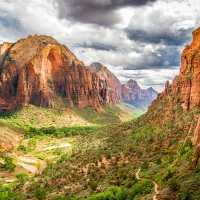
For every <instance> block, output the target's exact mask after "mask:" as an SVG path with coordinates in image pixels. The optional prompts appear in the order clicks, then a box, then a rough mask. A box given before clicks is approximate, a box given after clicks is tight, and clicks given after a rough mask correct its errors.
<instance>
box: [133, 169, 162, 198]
mask: <svg viewBox="0 0 200 200" xmlns="http://www.w3.org/2000/svg"><path fill="white" fill-rule="evenodd" d="M140 170H141V169H138V171H137V172H136V173H135V177H136V179H137V180H141V178H140V177H139V172H140ZM151 181H152V180H151ZM153 184H154V190H155V193H156V194H155V195H154V196H153V200H158V199H157V198H156V196H157V194H159V193H160V192H159V190H158V184H157V183H156V182H155V181H153Z"/></svg>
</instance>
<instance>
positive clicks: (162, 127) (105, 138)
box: [14, 100, 200, 199]
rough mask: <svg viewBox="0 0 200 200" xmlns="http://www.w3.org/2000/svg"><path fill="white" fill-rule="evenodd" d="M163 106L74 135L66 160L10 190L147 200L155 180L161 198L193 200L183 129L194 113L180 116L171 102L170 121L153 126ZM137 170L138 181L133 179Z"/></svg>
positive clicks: (194, 182) (193, 173)
mask: <svg viewBox="0 0 200 200" xmlns="http://www.w3.org/2000/svg"><path fill="white" fill-rule="evenodd" d="M165 103H166V100H162V101H161V102H160V104H159V105H158V107H157V108H156V109H155V111H154V112H152V113H151V114H150V113H147V114H145V115H143V116H142V117H140V118H138V119H136V120H133V121H130V122H126V123H123V124H117V125H112V126H107V127H104V128H102V129H101V130H98V131H95V132H93V133H90V134H89V135H88V134H81V133H80V134H79V135H74V136H73V137H74V139H75V141H76V145H75V146H74V148H73V149H72V153H71V155H70V156H69V155H68V154H67V155H65V154H63V155H61V157H60V159H59V160H58V161H57V162H56V163H54V164H53V163H48V165H47V168H46V169H45V170H44V171H43V172H42V174H41V175H38V176H36V177H35V178H34V179H31V180H30V181H29V183H28V184H27V185H26V187H24V185H22V184H21V185H18V186H16V187H15V188H14V191H15V192H16V194H21V193H23V195H22V197H23V198H35V199H40V197H38V193H39V194H40V193H42V194H41V195H43V196H42V198H43V199H44V198H46V199H141V198H145V199H152V197H153V195H154V189H153V181H155V182H157V184H158V185H159V190H160V193H159V198H161V199H191V198H192V199H198V198H199V195H200V194H199V184H198V183H199V181H200V180H199V172H200V170H199V166H195V168H194V169H193V168H191V163H192V159H193V155H194V150H195V148H194V146H193V145H192V143H191V141H190V139H189V138H188V137H187V130H185V127H186V126H188V125H189V124H191V121H192V119H193V118H194V117H195V116H196V115H198V113H199V112H198V109H197V108H195V109H193V110H190V111H188V112H185V113H183V112H182V109H181V107H179V105H178V104H177V105H174V110H173V111H172V112H175V113H174V114H175V115H176V116H177V118H176V120H174V121H173V122H172V121H171V120H172V119H170V118H169V119H166V120H164V122H165V123H164V124H158V123H155V122H157V121H158V120H159V119H160V118H162V117H163V113H160V111H159V109H160V108H161V107H163V105H164V104H165ZM174 114H172V116H174ZM152 118H153V120H152ZM187 138H188V139H187ZM138 169H141V173H140V176H141V177H143V179H142V180H136V177H135V173H136V172H137V171H138ZM157 196H158V195H157Z"/></svg>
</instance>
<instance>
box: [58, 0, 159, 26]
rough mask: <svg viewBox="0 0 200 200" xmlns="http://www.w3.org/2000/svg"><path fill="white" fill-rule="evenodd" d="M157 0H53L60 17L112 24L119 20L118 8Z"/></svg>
mask: <svg viewBox="0 0 200 200" xmlns="http://www.w3.org/2000/svg"><path fill="white" fill-rule="evenodd" d="M155 1H157V0H93V1H92V0H84V1H80V0H55V1H54V6H55V7H57V9H58V14H59V17H60V18H65V19H67V20H68V19H71V20H73V21H76V22H81V23H90V24H98V25H102V26H112V25H114V24H117V23H119V22H120V21H121V17H120V15H119V13H118V12H117V10H118V9H120V8H123V7H127V6H135V7H139V6H144V5H146V4H148V3H153V2H155Z"/></svg>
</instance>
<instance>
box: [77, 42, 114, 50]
mask: <svg viewBox="0 0 200 200" xmlns="http://www.w3.org/2000/svg"><path fill="white" fill-rule="evenodd" d="M77 46H79V47H83V48H91V49H95V50H102V51H117V47H115V46H114V45H109V44H102V43H99V42H94V43H90V44H87V43H86V42H84V43H83V44H81V45H77Z"/></svg>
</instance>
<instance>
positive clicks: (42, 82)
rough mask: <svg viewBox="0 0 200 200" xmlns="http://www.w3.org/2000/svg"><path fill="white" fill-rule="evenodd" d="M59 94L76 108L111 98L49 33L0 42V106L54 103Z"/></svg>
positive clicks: (95, 76)
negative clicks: (11, 42) (10, 41)
mask: <svg viewBox="0 0 200 200" xmlns="http://www.w3.org/2000/svg"><path fill="white" fill-rule="evenodd" d="M60 97H62V98H63V99H64V100H65V101H66V102H67V103H68V104H70V105H75V106H78V107H79V108H83V107H85V106H93V107H99V106H100V105H101V104H103V103H106V102H110V101H111V100H110V98H109V95H108V91H107V87H106V85H105V83H103V82H102V81H101V80H100V78H99V77H98V76H97V75H95V74H94V73H91V72H90V70H88V69H87V68H86V67H85V66H84V64H83V63H82V62H81V61H80V60H78V59H77V58H76V57H75V56H74V55H73V53H72V52H71V51H70V50H69V49H68V48H67V47H66V46H65V45H61V44H59V43H58V42H57V41H56V40H55V39H53V38H52V37H49V36H38V35H35V36H29V37H28V38H26V39H21V40H19V41H17V42H16V43H14V44H10V43H4V44H3V45H1V46H0V110H3V111H11V110H13V109H15V108H16V107H18V106H22V107H23V106H26V105H28V104H34V105H37V106H42V107H56V103H55V101H54V100H55V99H56V98H60Z"/></svg>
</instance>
